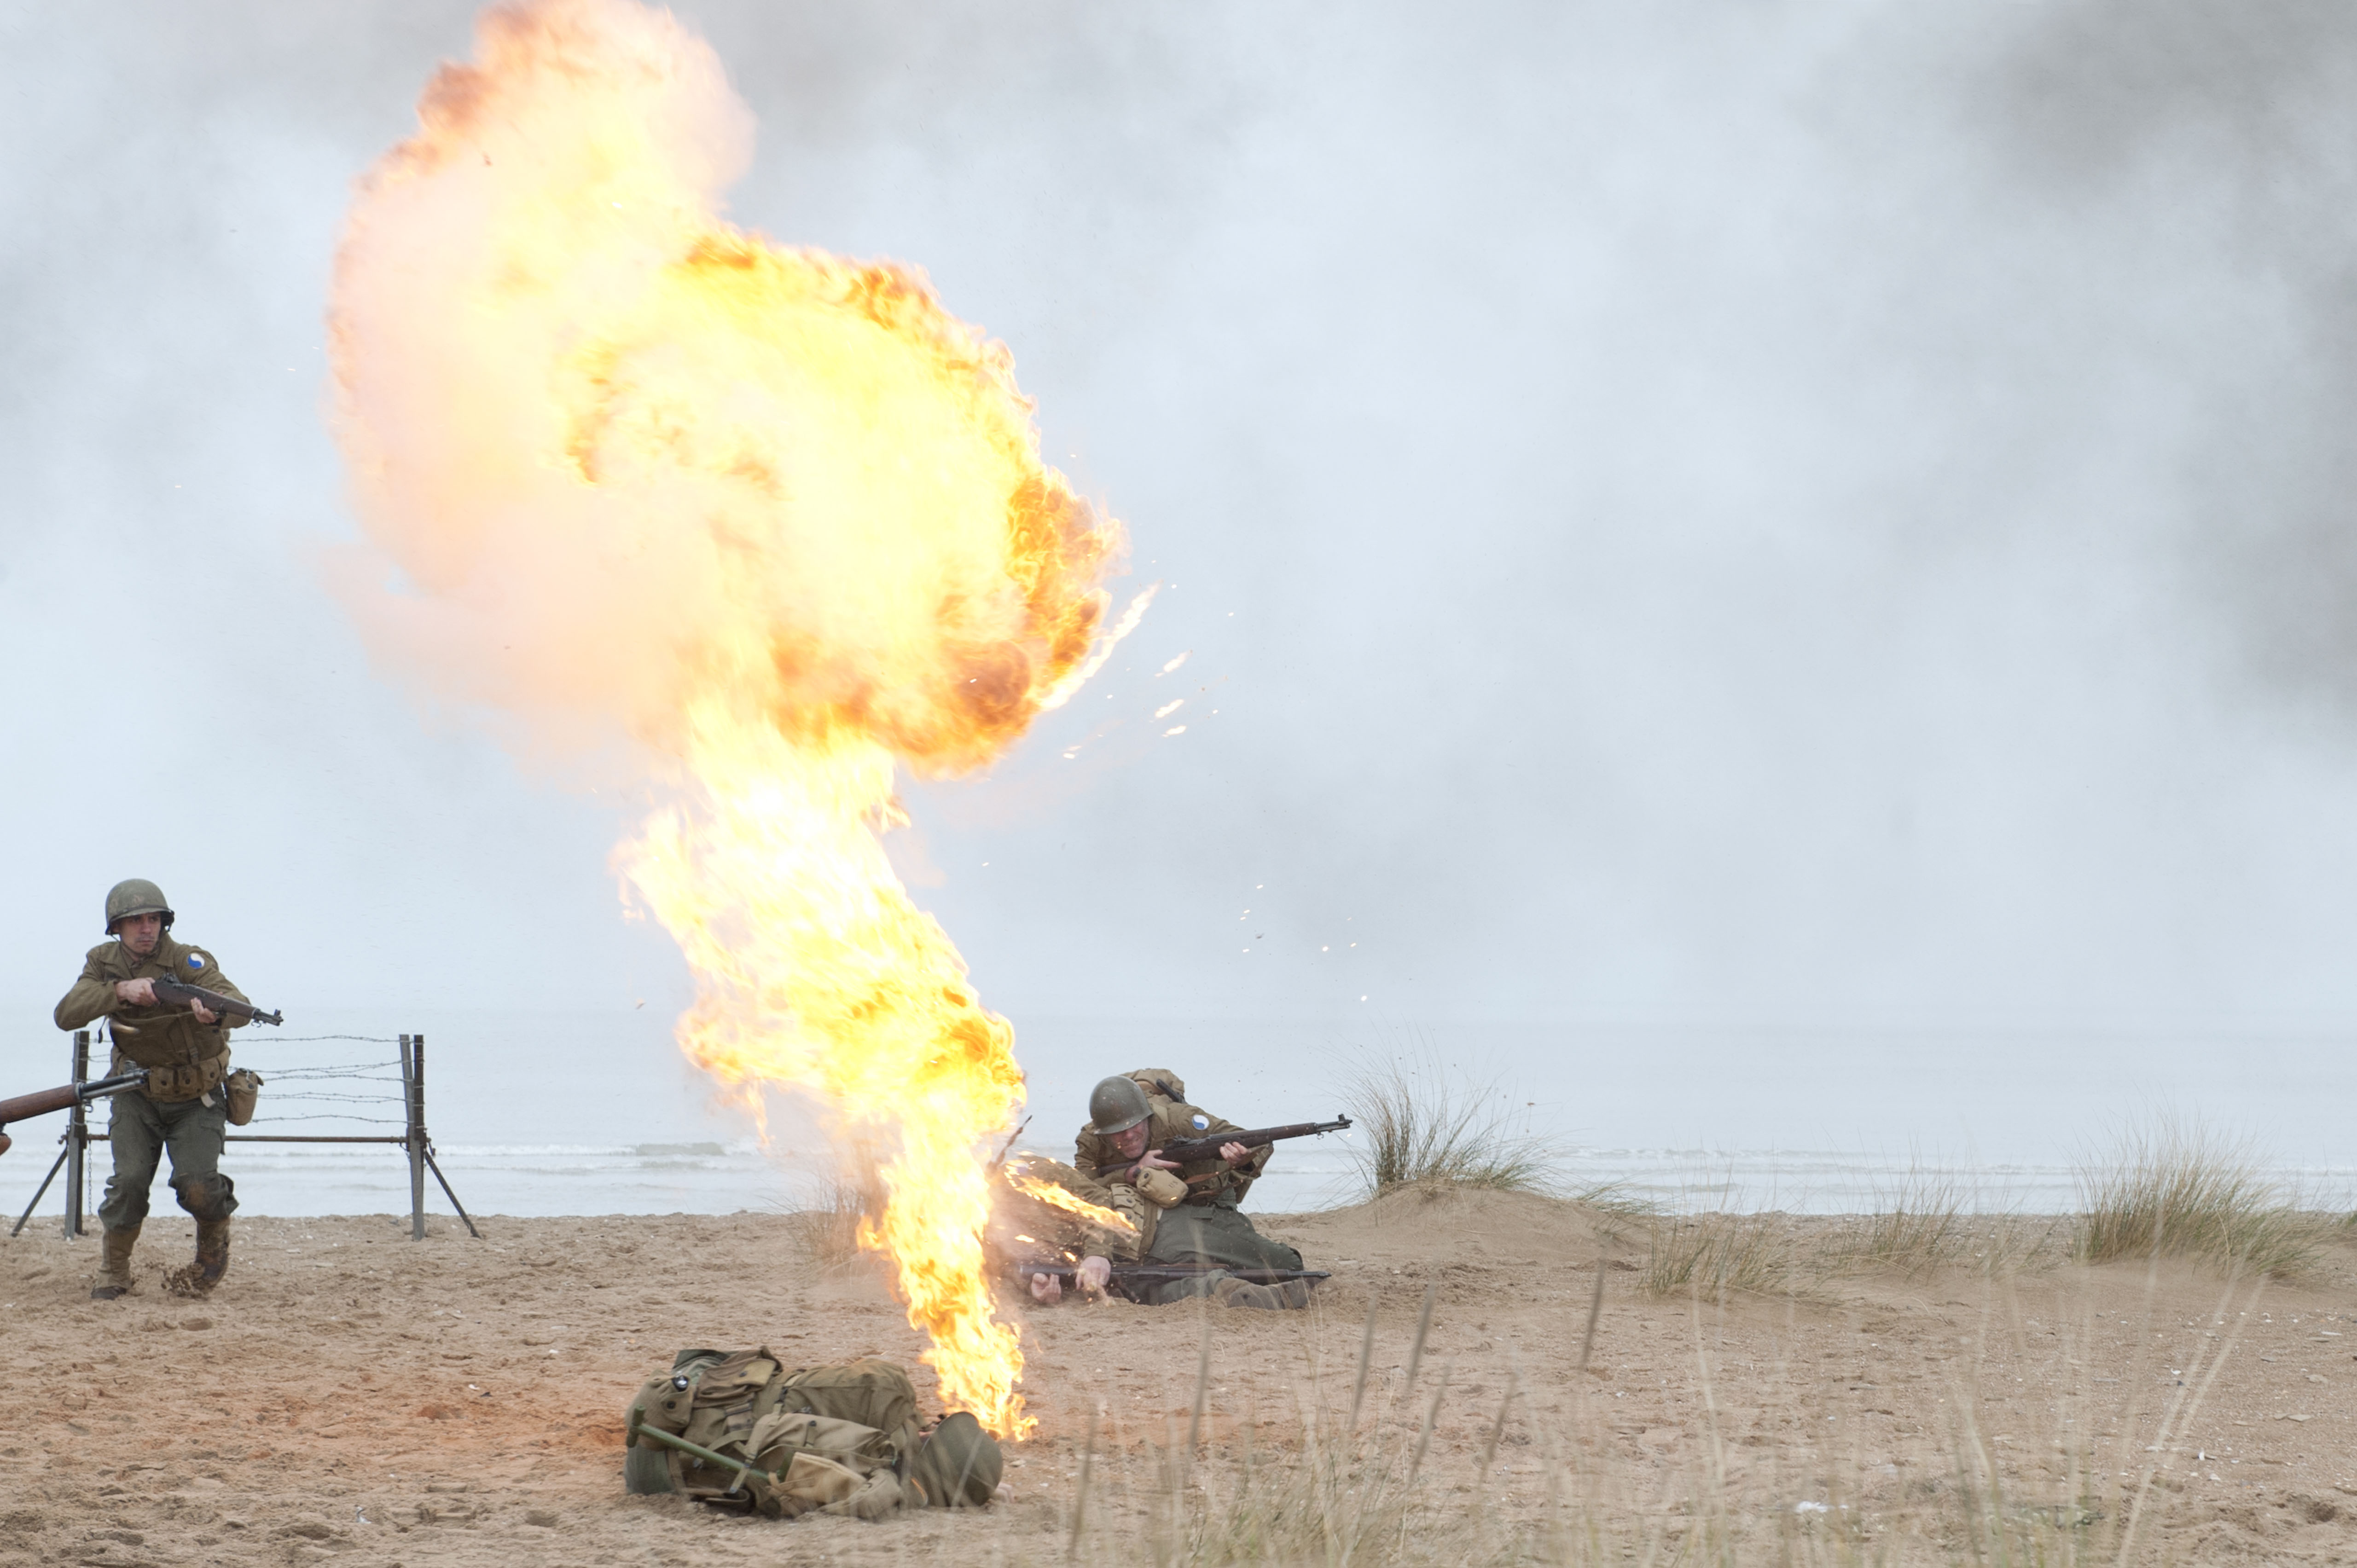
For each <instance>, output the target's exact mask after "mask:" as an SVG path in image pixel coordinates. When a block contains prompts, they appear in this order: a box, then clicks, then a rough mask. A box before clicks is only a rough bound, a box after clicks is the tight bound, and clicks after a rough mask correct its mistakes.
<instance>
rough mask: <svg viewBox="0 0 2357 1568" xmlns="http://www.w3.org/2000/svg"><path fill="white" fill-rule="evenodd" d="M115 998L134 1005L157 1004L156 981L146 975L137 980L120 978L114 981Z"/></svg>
mask: <svg viewBox="0 0 2357 1568" xmlns="http://www.w3.org/2000/svg"><path fill="white" fill-rule="evenodd" d="M114 999H115V1000H116V1001H117V1002H124V1003H128V1004H131V1005H132V1006H134V1007H153V1006H154V1005H156V983H155V982H154V981H152V980H149V979H148V978H146V977H145V975H142V976H141V977H140V978H138V979H137V980H118V981H116V982H115V983H114Z"/></svg>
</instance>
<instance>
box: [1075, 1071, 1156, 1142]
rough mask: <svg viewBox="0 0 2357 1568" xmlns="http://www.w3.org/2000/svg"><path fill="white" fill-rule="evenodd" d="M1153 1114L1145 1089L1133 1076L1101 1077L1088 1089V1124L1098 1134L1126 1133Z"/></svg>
mask: <svg viewBox="0 0 2357 1568" xmlns="http://www.w3.org/2000/svg"><path fill="white" fill-rule="evenodd" d="M1152 1114H1154V1108H1153V1107H1152V1106H1151V1105H1149V1104H1148V1103H1147V1102H1146V1090H1143V1089H1141V1088H1139V1087H1138V1084H1137V1081H1136V1079H1127V1078H1108V1079H1102V1080H1100V1081H1099V1082H1098V1084H1097V1086H1096V1087H1095V1088H1094V1089H1092V1090H1089V1128H1090V1130H1091V1131H1092V1132H1093V1133H1096V1135H1097V1136H1098V1137H1100V1138H1110V1137H1112V1136H1113V1135H1114V1133H1126V1132H1128V1131H1129V1130H1130V1129H1131V1128H1132V1127H1135V1126H1136V1125H1137V1124H1138V1123H1139V1122H1143V1121H1145V1120H1146V1118H1147V1117H1148V1116H1151V1115H1152Z"/></svg>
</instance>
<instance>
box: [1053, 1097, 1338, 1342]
mask: <svg viewBox="0 0 2357 1568" xmlns="http://www.w3.org/2000/svg"><path fill="white" fill-rule="evenodd" d="M1242 1131H1243V1129H1242V1128H1240V1127H1238V1126H1237V1125H1236V1124H1235V1123H1234V1122H1222V1121H1221V1120H1220V1119H1219V1118H1218V1117H1216V1116H1214V1115H1212V1114H1211V1112H1207V1111H1202V1110H1199V1109H1197V1108H1196V1107H1195V1106H1192V1105H1189V1104H1188V1103H1187V1086H1186V1085H1185V1084H1183V1083H1181V1082H1179V1078H1178V1075H1177V1074H1175V1073H1172V1072H1170V1071H1168V1069H1146V1070H1145V1071H1142V1072H1133V1073H1130V1074H1127V1075H1126V1076H1125V1077H1121V1078H1108V1079H1103V1081H1101V1082H1100V1083H1098V1085H1097V1086H1096V1088H1095V1089H1094V1090H1091V1091H1090V1094H1089V1120H1088V1123H1087V1124H1086V1125H1085V1126H1083V1127H1082V1129H1081V1131H1080V1135H1079V1137H1078V1138H1076V1139H1075V1140H1074V1141H1073V1155H1072V1163H1073V1164H1074V1165H1078V1166H1079V1167H1080V1168H1081V1169H1082V1170H1083V1171H1089V1172H1097V1171H1102V1170H1103V1168H1104V1167H1105V1166H1107V1165H1123V1164H1125V1163H1126V1164H1127V1165H1128V1168H1127V1169H1126V1170H1123V1171H1119V1172H1115V1173H1114V1174H1112V1175H1108V1176H1101V1177H1100V1178H1099V1179H1100V1180H1103V1182H1105V1183H1106V1184H1107V1185H1108V1186H1109V1187H1112V1189H1113V1190H1114V1192H1115V1193H1117V1194H1121V1195H1124V1197H1127V1195H1129V1194H1131V1193H1133V1192H1134V1193H1135V1196H1136V1197H1137V1198H1139V1199H1143V1202H1136V1203H1130V1204H1125V1206H1124V1207H1125V1208H1129V1209H1130V1210H1131V1211H1133V1212H1136V1213H1138V1214H1139V1215H1140V1216H1141V1218H1142V1219H1144V1221H1145V1227H1144V1229H1145V1234H1144V1236H1143V1237H1142V1240H1141V1246H1140V1255H1141V1256H1142V1257H1143V1258H1144V1259H1145V1261H1146V1262H1152V1263H1176V1264H1184V1265H1192V1266H1196V1267H1200V1268H1201V1269H1203V1270H1204V1271H1205V1272H1204V1273H1202V1275H1200V1277H1199V1278H1196V1279H1190V1280H1179V1281H1176V1282H1174V1283H1170V1284H1168V1285H1164V1286H1161V1287H1160V1288H1159V1289H1158V1290H1157V1291H1156V1292H1154V1294H1153V1301H1154V1305H1157V1306H1160V1305H1168V1303H1170V1302H1174V1301H1179V1300H1181V1299H1183V1298H1185V1297H1188V1296H1194V1295H1208V1296H1210V1297H1211V1298H1212V1299H1213V1300H1215V1301H1218V1302H1221V1303H1222V1304H1224V1305H1228V1306H1262V1307H1293V1306H1308V1305H1309V1282H1308V1281H1307V1280H1288V1281H1286V1283H1283V1284H1276V1285H1263V1284H1254V1283H1251V1282H1250V1281H1247V1280H1240V1279H1238V1278H1236V1277H1235V1276H1234V1275H1233V1274H1232V1273H1227V1272H1226V1271H1228V1270H1231V1269H1247V1270H1249V1269H1298V1268H1299V1267H1301V1254H1300V1253H1299V1252H1297V1251H1294V1250H1293V1249H1292V1248H1291V1247H1288V1246H1286V1244H1285V1243H1284V1242H1282V1241H1272V1240H1269V1239H1268V1238H1267V1237H1265V1236H1264V1235H1262V1234H1261V1233H1260V1232H1259V1231H1258V1230H1254V1228H1253V1222H1252V1220H1251V1219H1248V1218H1246V1216H1245V1215H1244V1213H1243V1210H1242V1209H1240V1208H1237V1207H1236V1206H1237V1204H1238V1203H1240V1202H1241V1201H1242V1200H1243V1195H1244V1194H1245V1192H1246V1191H1248V1190H1250V1188H1251V1187H1252V1184H1253V1182H1254V1178H1256V1177H1257V1176H1259V1175H1260V1173H1261V1172H1262V1171H1263V1170H1265V1169H1266V1168H1267V1165H1268V1157H1269V1155H1271V1154H1272V1153H1273V1152H1274V1149H1273V1146H1272V1145H1270V1144H1262V1145H1261V1146H1260V1147H1259V1148H1257V1149H1247V1148H1245V1147H1244V1146H1243V1144H1224V1145H1222V1148H1221V1150H1220V1153H1219V1155H1218V1157H1217V1158H1214V1159H1208V1160H1196V1161H1193V1162H1191V1163H1189V1164H1187V1165H1178V1164H1174V1163H1173V1162H1171V1161H1169V1160H1166V1159H1164V1158H1162V1156H1161V1155H1157V1154H1156V1153H1154V1151H1155V1150H1157V1149H1158V1148H1160V1147H1161V1146H1162V1145H1163V1144H1166V1143H1168V1142H1169V1141H1170V1140H1172V1139H1174V1138H1201V1137H1207V1136H1210V1135H1211V1134H1213V1133H1229V1132H1242Z"/></svg>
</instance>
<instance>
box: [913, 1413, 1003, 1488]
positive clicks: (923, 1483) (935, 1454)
mask: <svg viewBox="0 0 2357 1568" xmlns="http://www.w3.org/2000/svg"><path fill="white" fill-rule="evenodd" d="M1005 1474H1006V1455H1002V1454H1001V1453H1000V1452H999V1451H998V1443H997V1441H996V1439H995V1438H993V1437H992V1436H991V1435H990V1434H989V1433H987V1432H985V1431H984V1430H983V1429H982V1423H980V1422H978V1421H976V1420H974V1415H973V1412H970V1411H963V1410H961V1411H953V1412H951V1413H950V1414H948V1415H945V1416H943V1417H942V1423H941V1424H940V1425H939V1426H936V1427H934V1428H933V1430H932V1431H931V1432H930V1433H928V1434H926V1436H925V1440H924V1443H923V1444H922V1445H921V1446H920V1447H919V1448H918V1450H917V1452H916V1453H915V1454H914V1455H911V1456H910V1458H909V1479H910V1480H912V1481H914V1482H916V1483H917V1487H918V1490H919V1491H920V1492H921V1493H922V1494H923V1495H924V1499H925V1503H926V1505H927V1506H928V1507H930V1508H937V1509H959V1508H975V1509H978V1508H981V1507H982V1506H983V1505H985V1503H987V1502H989V1501H990V1499H991V1498H992V1496H993V1495H994V1494H996V1492H997V1490H998V1478H999V1477H1001V1476H1003V1475H1005Z"/></svg>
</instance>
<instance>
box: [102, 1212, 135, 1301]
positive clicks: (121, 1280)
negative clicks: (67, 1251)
mask: <svg viewBox="0 0 2357 1568" xmlns="http://www.w3.org/2000/svg"><path fill="white" fill-rule="evenodd" d="M137 1240H139V1227H138V1226H136V1225H125V1226H124V1227H123V1228H122V1229H121V1230H109V1231H108V1232H106V1235H105V1238H104V1240H101V1241H100V1242H99V1261H98V1283H96V1284H94V1285H92V1286H91V1287H90V1299H91V1300H92V1301H113V1300H114V1299H115V1298H116V1297H118V1296H126V1295H129V1294H131V1293H132V1292H133V1291H134V1290H135V1289H136V1288H138V1287H137V1286H136V1285H135V1283H133V1281H132V1278H131V1247H132V1243H134V1242H135V1241H137Z"/></svg>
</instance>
